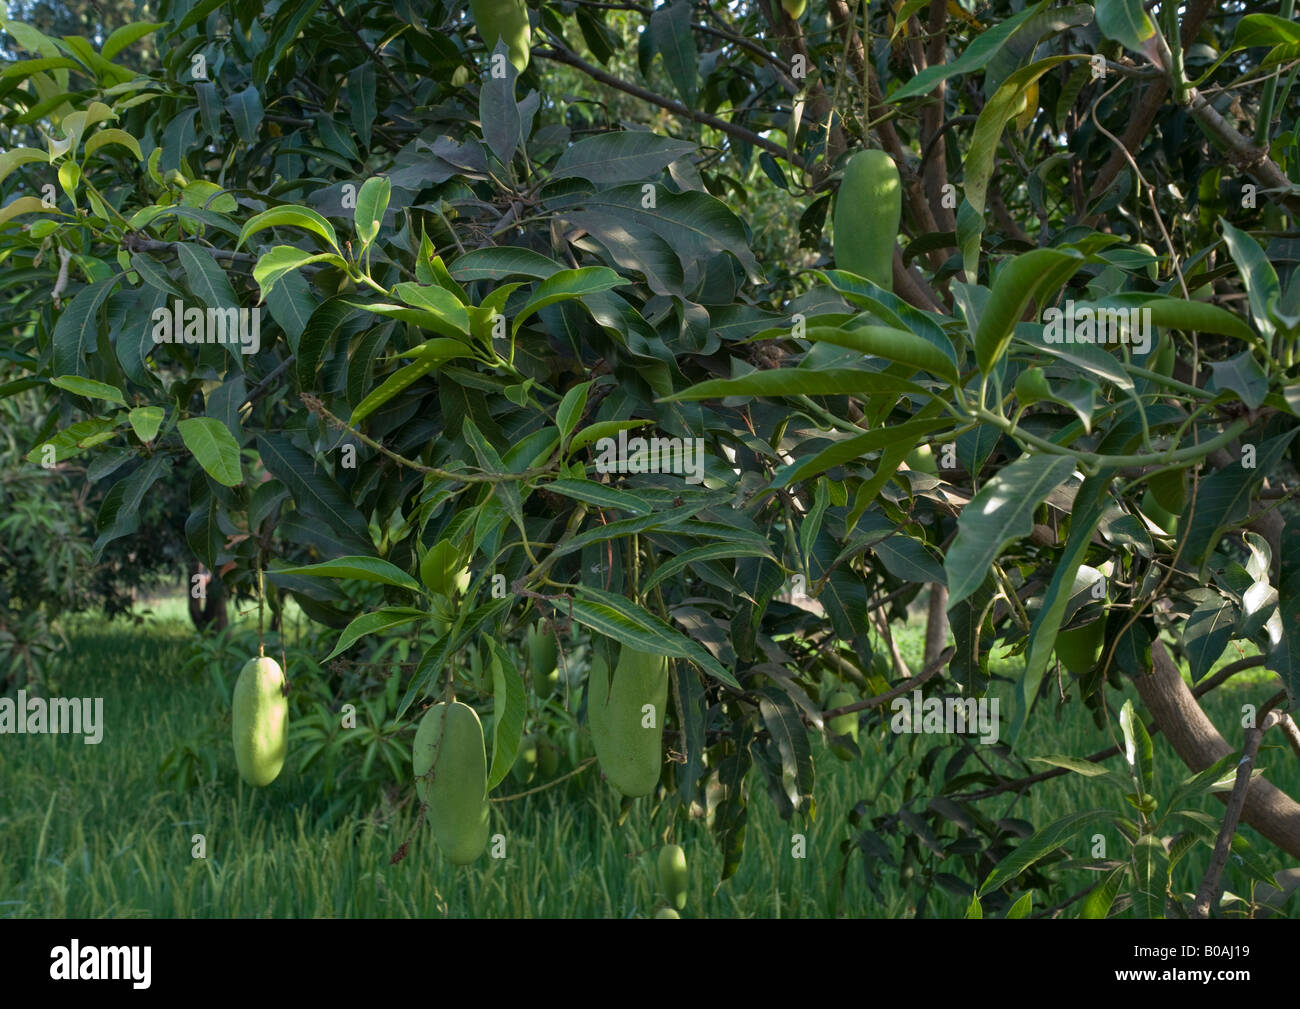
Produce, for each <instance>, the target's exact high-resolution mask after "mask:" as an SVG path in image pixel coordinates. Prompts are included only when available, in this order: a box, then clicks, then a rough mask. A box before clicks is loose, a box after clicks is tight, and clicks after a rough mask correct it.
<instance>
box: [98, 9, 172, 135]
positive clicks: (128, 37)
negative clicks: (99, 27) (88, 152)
mask: <svg viewBox="0 0 1300 1009" xmlns="http://www.w3.org/2000/svg"><path fill="white" fill-rule="evenodd" d="M166 27H167V22H166V21H137V22H136V23H135V24H129V25H122V26H121V27H120V28H117V29H115V30H114V31H113V33H112V34H111V35H109V37H108V38H106V39H105V40H104V47H103V48H102V49H101V50H100V55H101V56H103V57H104V59H106V60H111V59H112V58H113V57H114V56H116V55H117V54H118V53H120V52H121V51H122V50H123V49H125V48H126V47H127V46H129V45H131V44H133V43H135V42H139V41H140V40H141V39H142V38H144V37H145V36H146V35H152V34H153V33H154V32H156V31H157V30H158V29H159V28H166ZM141 160H143V159H141Z"/></svg>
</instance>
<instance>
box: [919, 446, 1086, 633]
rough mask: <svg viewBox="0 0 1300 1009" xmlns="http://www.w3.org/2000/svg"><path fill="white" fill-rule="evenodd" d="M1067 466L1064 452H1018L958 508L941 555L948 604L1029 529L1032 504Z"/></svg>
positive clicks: (1062, 475) (1070, 466) (1069, 467)
mask: <svg viewBox="0 0 1300 1009" xmlns="http://www.w3.org/2000/svg"><path fill="white" fill-rule="evenodd" d="M1073 472H1074V459H1073V458H1071V457H1070V456H1041V455H1022V456H1021V457H1020V458H1019V459H1017V460H1015V462H1013V463H1011V464H1010V465H1008V466H1007V467H1006V468H1004V469H1002V470H1001V471H999V472H998V473H997V474H996V475H994V476H993V478H992V479H990V480H989V482H988V483H986V484H985V485H984V486H983V487H982V488H981V489H980V492H979V493H978V494H976V495H975V497H973V498H972V499H971V501H970V503H969V504H967V505H966V506H965V507H964V508H963V509H962V512H961V518H959V519H958V520H957V537H956V539H954V540H953V542H952V546H951V547H950V548H949V550H948V556H947V558H946V559H945V560H944V568H945V569H946V570H947V572H948V608H949V609H952V608H953V607H954V606H956V605H957V603H959V602H961V601H962V600H963V599H965V598H966V597H967V596H969V595H970V594H971V593H972V592H974V591H975V590H976V589H977V588H979V586H980V583H981V582H983V581H984V577H985V576H986V575H987V574H988V572H989V568H990V567H992V565H993V562H994V561H995V560H996V559H997V557H998V555H999V554H1001V553H1002V550H1003V548H1004V547H1006V545H1007V544H1008V543H1010V542H1011V541H1012V540H1016V539H1020V538H1021V537H1023V536H1028V535H1029V534H1030V533H1031V532H1032V531H1033V528H1034V510H1035V509H1036V508H1037V507H1038V505H1039V504H1040V503H1041V502H1042V500H1043V499H1044V498H1045V497H1047V495H1048V494H1050V493H1051V492H1052V491H1053V490H1055V489H1056V488H1057V487H1058V486H1059V485H1060V484H1061V482H1062V481H1064V480H1065V479H1067V478H1068V477H1069V475H1070V474H1071V473H1073Z"/></svg>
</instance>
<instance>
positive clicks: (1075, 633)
mask: <svg viewBox="0 0 1300 1009" xmlns="http://www.w3.org/2000/svg"><path fill="white" fill-rule="evenodd" d="M1105 631H1106V621H1104V620H1094V621H1093V622H1092V623H1090V624H1084V625H1083V626H1082V627H1073V628H1071V629H1070V630H1068V631H1060V632H1059V633H1058V634H1057V635H1056V657H1057V658H1058V659H1060V660H1061V664H1062V665H1063V666H1065V668H1066V669H1068V670H1069V671H1070V672H1072V673H1074V674H1075V675H1076V676H1083V675H1084V674H1085V673H1087V672H1089V671H1090V670H1091V669H1092V667H1093V666H1095V665H1096V664H1097V659H1098V658H1100V657H1101V646H1102V640H1103V635H1104V634H1105Z"/></svg>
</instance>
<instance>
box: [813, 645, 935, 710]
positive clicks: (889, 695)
mask: <svg viewBox="0 0 1300 1009" xmlns="http://www.w3.org/2000/svg"><path fill="white" fill-rule="evenodd" d="M956 654H957V649H956V648H954V647H953V646H952V645H949V646H948V647H947V648H945V649H944V650H943V651H942V652H940V653H939V654H938V655H937V656H935V659H934V661H933V662H931V663H930V664H929V665H928V666H926V667H925V668H924V669H922V670H921V671H920V672H919V673H917V674H916V675H915V676H913V677H912V678H911V679H908V680H906V681H904V682H903V683H900V684H899V685H898V686H896V687H894V688H893V689H892V690H887V691H885V692H884V693H883V694H877V695H876V696H875V697H868V698H867V699H866V700H864V701H854V702H853V703H852V704H845V705H842V706H840V707H838V708H831V709H830V710H829V711H823V712H822V721H823V722H824V721H828V720H829V719H832V718H838V717H839V716H840V715H848V714H851V713H852V712H854V711H865V710H866V709H867V708H877V707H879V706H880V705H882V704H888V703H889V702H890V701H892V700H893V699H894V698H895V697H901V696H902V695H903V694H906V693H907V692H908V691H910V690H915V689H916V688H918V687H919V686H920V685H921V684H922V683H924V682H926V680H929V679H931V678H932V677H933V676H934V674H935V673H937V672H938V671H939V670H940V669H942V668H943V667H944V666H946V665H947V664H948V663H949V661H951V659H952V657H953V656H954V655H956Z"/></svg>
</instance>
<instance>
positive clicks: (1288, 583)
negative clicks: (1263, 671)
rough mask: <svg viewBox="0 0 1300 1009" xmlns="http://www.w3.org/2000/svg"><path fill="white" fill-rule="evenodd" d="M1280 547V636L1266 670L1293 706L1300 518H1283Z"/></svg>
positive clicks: (1299, 691) (1298, 669)
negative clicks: (1278, 681)
mask: <svg viewBox="0 0 1300 1009" xmlns="http://www.w3.org/2000/svg"><path fill="white" fill-rule="evenodd" d="M1281 548H1282V549H1281V553H1280V557H1281V562H1282V564H1281V575H1280V577H1279V579H1278V588H1277V606H1278V615H1279V617H1280V620H1279V622H1280V623H1281V628H1282V634H1281V637H1280V639H1279V640H1278V641H1277V642H1276V643H1275V644H1274V646H1273V648H1272V650H1271V651H1270V652H1269V656H1268V668H1269V669H1271V670H1273V671H1274V672H1276V673H1277V674H1278V675H1279V676H1280V677H1281V678H1282V683H1283V684H1284V685H1285V686H1286V689H1287V693H1288V694H1289V695H1290V697H1291V703H1292V704H1293V705H1294V703H1295V699H1296V698H1297V697H1300V516H1296V515H1292V516H1291V517H1290V518H1289V519H1287V522H1286V525H1285V526H1284V527H1283V529H1282V538H1281Z"/></svg>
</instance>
